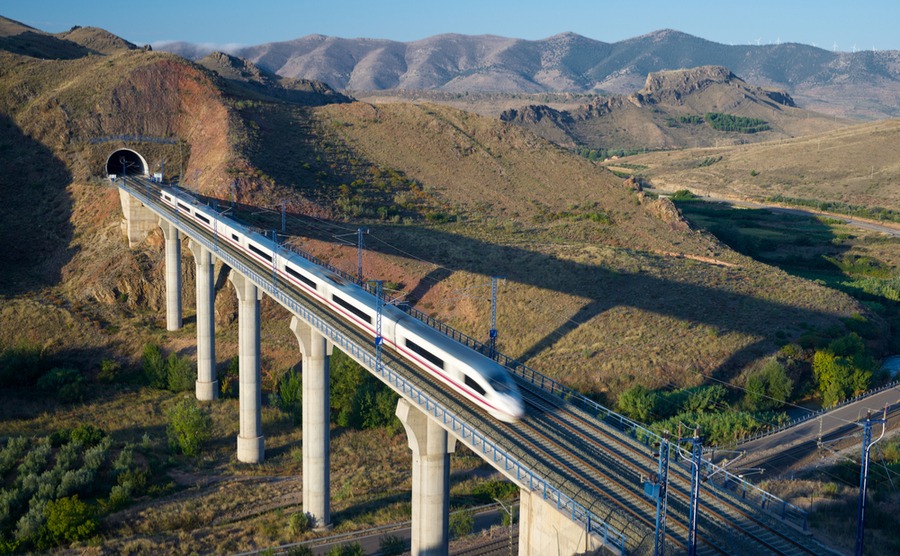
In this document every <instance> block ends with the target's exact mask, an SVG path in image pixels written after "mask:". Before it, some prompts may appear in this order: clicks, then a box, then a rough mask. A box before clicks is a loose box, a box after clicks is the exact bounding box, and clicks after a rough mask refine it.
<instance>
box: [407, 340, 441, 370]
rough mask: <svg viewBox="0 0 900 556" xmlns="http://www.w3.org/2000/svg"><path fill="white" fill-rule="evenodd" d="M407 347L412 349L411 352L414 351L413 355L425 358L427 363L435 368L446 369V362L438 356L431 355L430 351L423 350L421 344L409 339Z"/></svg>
mask: <svg viewBox="0 0 900 556" xmlns="http://www.w3.org/2000/svg"><path fill="white" fill-rule="evenodd" d="M406 347H408V348H409V349H410V351H412V352H413V353H418V354H419V355H421V356H422V357H424V358H425V360H426V361H428V362H429V363H431V364H432V365H434V366H435V367H437V368H439V369H443V368H444V360H443V359H441V358H440V357H438V356H437V355H435V354H433V353H431V352H430V351H428V350H427V349H425V348H423V347H422V346H420V345H419V344H417V343H415V342H413V341H412V340H410V339H409V338H407V339H406Z"/></svg>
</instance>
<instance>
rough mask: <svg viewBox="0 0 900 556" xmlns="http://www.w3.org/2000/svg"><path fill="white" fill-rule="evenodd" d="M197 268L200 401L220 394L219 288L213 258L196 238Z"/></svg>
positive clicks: (193, 248) (193, 245)
mask: <svg viewBox="0 0 900 556" xmlns="http://www.w3.org/2000/svg"><path fill="white" fill-rule="evenodd" d="M188 247H189V248H190V250H191V253H193V254H194V264H195V265H196V267H197V383H196V385H195V386H196V388H195V389H196V394H197V399H198V400H204V401H207V400H215V399H216V398H218V397H219V381H218V380H216V319H215V313H214V310H213V308H214V306H215V302H216V290H215V287H214V285H213V258H212V253H210V252H209V249H207V248H206V247H204V246H203V245H201V244H199V243H197V242H196V241H194V240H190V241H189V242H188Z"/></svg>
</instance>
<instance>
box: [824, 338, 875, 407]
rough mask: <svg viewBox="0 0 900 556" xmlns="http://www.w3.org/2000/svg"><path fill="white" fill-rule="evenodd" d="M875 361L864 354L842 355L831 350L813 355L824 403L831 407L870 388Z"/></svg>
mask: <svg viewBox="0 0 900 556" xmlns="http://www.w3.org/2000/svg"><path fill="white" fill-rule="evenodd" d="M872 368H873V362H872V361H871V358H868V357H866V356H864V355H856V356H854V357H840V356H837V355H835V354H834V353H833V352H831V351H829V350H820V351H817V352H816V354H815V355H814V356H813V375H814V376H815V378H816V383H817V384H818V387H819V392H820V393H821V394H822V403H823V404H824V405H825V407H831V406H833V405H836V404H837V403H839V402H841V401H843V400H845V399H847V398H848V397H850V396H851V395H853V394H860V393H862V392H865V391H866V389H868V388H869V382H870V381H871V379H872V370H873V369H872Z"/></svg>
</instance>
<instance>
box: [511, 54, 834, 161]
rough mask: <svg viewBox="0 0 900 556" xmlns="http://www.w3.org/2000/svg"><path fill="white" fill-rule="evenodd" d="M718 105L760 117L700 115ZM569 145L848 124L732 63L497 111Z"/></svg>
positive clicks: (726, 139)
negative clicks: (729, 123) (738, 71)
mask: <svg viewBox="0 0 900 556" xmlns="http://www.w3.org/2000/svg"><path fill="white" fill-rule="evenodd" d="M707 113H721V114H728V115H730V116H736V117H740V118H748V119H752V120H758V121H760V122H763V123H762V124H760V125H759V126H758V128H752V129H750V130H749V131H752V133H748V132H742V131H741V130H738V129H735V130H730V131H729V130H724V129H716V128H714V127H712V126H711V125H709V122H703V121H701V120H702V118H703V116H704V115H705V114H707ZM500 119H501V120H503V121H508V122H513V123H516V124H519V125H523V126H525V127H528V128H530V129H532V130H534V131H535V132H536V133H538V134H540V135H542V136H544V137H546V138H547V139H549V140H551V141H554V142H556V143H559V144H561V145H564V146H566V147H569V148H575V147H587V148H593V149H624V150H630V149H648V150H660V149H673V148H681V147H684V146H694V147H697V146H708V145H709V146H717V145H722V146H724V145H729V144H742V143H750V142H754V143H755V142H761V141H770V140H773V139H783V138H789V137H794V136H797V135H808V134H811V133H817V132H821V131H827V130H832V129H835V128H837V127H840V126H842V125H844V123H843V122H836V121H835V120H834V119H832V118H827V117H824V116H822V115H820V114H816V113H810V112H809V111H806V110H802V109H799V108H797V107H796V104H795V103H794V100H793V99H792V98H791V96H790V95H788V94H787V93H786V92H784V91H773V90H768V89H763V88H761V87H754V86H752V85H749V84H748V83H746V82H745V81H744V80H742V79H740V78H739V77H737V76H735V75H734V74H733V73H732V72H731V71H729V70H728V69H727V68H724V67H720V66H706V67H700V68H694V69H689V70H670V71H663V72H657V73H651V74H650V75H648V76H647V79H646V81H645V83H644V87H643V88H642V89H640V90H639V91H637V92H634V93H632V94H630V95H623V96H613V97H609V98H603V99H600V100H597V101H595V102H592V103H589V104H586V105H583V106H580V107H578V108H576V109H572V110H555V109H552V108H550V107H548V106H543V105H537V106H535V105H529V106H525V107H523V108H519V109H509V110H506V111H504V112H503V113H502V114H501V115H500Z"/></svg>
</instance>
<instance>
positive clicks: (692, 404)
mask: <svg viewBox="0 0 900 556" xmlns="http://www.w3.org/2000/svg"><path fill="white" fill-rule="evenodd" d="M727 395H728V392H727V391H726V390H725V387H724V386H722V385H721V384H714V385H712V386H702V387H700V388H697V389H695V390H693V391H691V392H690V393H689V394H688V397H687V400H686V401H685V402H684V405H683V406H682V407H681V411H687V412H691V413H705V412H714V411H719V410H720V409H721V408H722V406H723V405H724V404H725V398H726V396H727Z"/></svg>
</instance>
